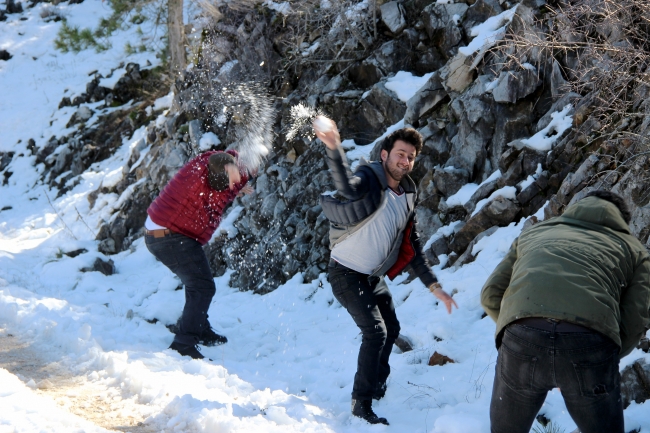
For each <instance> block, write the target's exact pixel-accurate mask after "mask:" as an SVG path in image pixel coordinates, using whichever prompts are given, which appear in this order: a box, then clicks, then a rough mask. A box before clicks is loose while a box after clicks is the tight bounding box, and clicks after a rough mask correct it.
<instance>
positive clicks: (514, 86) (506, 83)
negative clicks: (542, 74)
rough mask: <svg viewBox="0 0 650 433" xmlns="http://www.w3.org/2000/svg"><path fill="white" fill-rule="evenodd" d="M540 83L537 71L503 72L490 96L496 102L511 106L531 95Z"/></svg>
mask: <svg viewBox="0 0 650 433" xmlns="http://www.w3.org/2000/svg"><path fill="white" fill-rule="evenodd" d="M541 83H542V80H540V79H539V77H538V76H537V71H534V70H532V69H527V68H526V69H523V70H521V71H516V72H513V71H504V72H501V74H500V75H499V79H498V82H497V85H496V87H495V88H494V89H493V90H492V96H494V100H495V101H497V102H509V103H511V104H513V103H515V102H517V101H518V100H520V99H522V98H525V97H526V96H528V95H530V94H531V93H533V92H534V91H535V90H536V89H537V87H539V85H540V84H541Z"/></svg>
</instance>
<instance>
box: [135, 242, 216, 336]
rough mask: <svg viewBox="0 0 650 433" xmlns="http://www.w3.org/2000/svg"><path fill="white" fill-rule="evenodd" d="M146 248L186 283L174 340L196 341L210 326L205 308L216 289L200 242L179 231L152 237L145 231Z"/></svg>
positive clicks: (207, 307)
mask: <svg viewBox="0 0 650 433" xmlns="http://www.w3.org/2000/svg"><path fill="white" fill-rule="evenodd" d="M145 243H146V245H147V248H148V249H149V251H150V252H151V254H153V255H154V256H155V257H156V258H157V259H158V260H160V261H161V262H162V263H163V264H164V265H165V266H167V267H168V268H169V269H170V270H171V271H172V272H173V273H175V274H176V276H177V277H178V278H180V280H181V282H182V283H183V285H185V306H184V307H183V314H182V315H181V318H180V320H179V331H178V332H177V333H176V337H174V342H176V343H180V344H187V345H195V344H197V343H198V341H199V337H200V336H201V334H202V333H203V331H204V330H206V329H209V328H210V322H208V309H209V308H210V303H211V302H212V297H213V296H214V294H215V292H216V288H215V284H214V279H213V278H212V271H211V270H210V264H209V263H208V258H207V257H206V255H205V252H204V251H203V247H202V246H201V244H200V243H198V242H197V241H195V240H194V239H192V238H189V237H187V236H185V235H182V234H180V233H172V234H169V235H167V236H164V237H160V238H155V237H153V236H150V235H145Z"/></svg>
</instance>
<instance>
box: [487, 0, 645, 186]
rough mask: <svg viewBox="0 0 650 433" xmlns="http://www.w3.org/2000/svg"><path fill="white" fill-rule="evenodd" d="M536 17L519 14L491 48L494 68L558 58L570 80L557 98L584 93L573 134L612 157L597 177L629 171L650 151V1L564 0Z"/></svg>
mask: <svg viewBox="0 0 650 433" xmlns="http://www.w3.org/2000/svg"><path fill="white" fill-rule="evenodd" d="M531 15H532V14H529V15H528V17H519V18H518V19H517V20H516V22H515V23H514V25H513V26H512V27H511V29H510V31H509V33H508V34H507V37H506V39H505V40H504V42H503V43H502V44H500V45H499V46H498V47H496V48H495V49H494V50H493V56H494V58H496V59H498V61H496V62H495V63H496V64H497V65H498V67H497V69H505V70H509V69H514V68H517V67H518V66H519V67H520V66H521V64H523V63H525V62H531V63H535V64H537V65H538V66H539V68H538V69H544V67H545V66H544V65H548V64H549V61H550V60H555V61H556V62H557V64H558V65H559V66H560V71H561V73H562V75H563V78H564V79H565V80H566V84H565V85H563V86H562V87H561V88H559V89H557V90H558V92H557V94H556V95H554V96H555V97H557V98H559V97H561V96H563V95H566V94H567V93H569V92H575V93H578V94H580V95H582V96H583V97H584V98H583V101H582V102H581V107H580V109H579V110H578V112H577V113H576V115H575V116H574V119H575V123H576V126H577V130H576V137H581V136H582V137H583V138H581V139H580V140H582V143H583V144H584V146H585V147H591V148H593V147H592V146H591V145H592V144H594V143H597V144H599V145H600V148H601V150H600V152H601V153H603V154H605V155H607V158H609V161H610V162H611V163H610V164H609V165H608V166H607V168H606V170H603V171H601V173H600V174H603V173H604V172H609V171H611V170H616V171H617V172H620V170H623V171H625V170H627V169H628V168H629V167H631V166H633V165H634V164H636V162H635V161H636V160H637V159H638V158H639V157H644V156H646V155H648V153H649V151H650V0H568V1H560V2H557V3H555V4H554V5H546V6H545V10H544V12H543V13H542V14H541V16H538V17H537V18H534V19H531V18H530V17H531ZM548 69H550V68H547V70H548ZM497 72H498V70H497Z"/></svg>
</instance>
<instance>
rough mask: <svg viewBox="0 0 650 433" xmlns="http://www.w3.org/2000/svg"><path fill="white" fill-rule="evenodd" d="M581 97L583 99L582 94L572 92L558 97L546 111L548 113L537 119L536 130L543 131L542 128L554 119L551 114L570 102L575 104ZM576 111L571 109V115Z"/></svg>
mask: <svg viewBox="0 0 650 433" xmlns="http://www.w3.org/2000/svg"><path fill="white" fill-rule="evenodd" d="M580 99H582V96H580V95H579V94H577V93H573V92H570V93H567V94H566V95H564V96H563V97H561V98H560V99H558V100H557V101H555V102H554V103H553V105H551V108H549V110H548V111H547V112H546V114H545V115H544V116H542V118H541V119H539V120H538V121H537V128H536V130H535V132H539V131H541V130H542V129H544V128H546V127H547V126H548V124H549V123H551V120H552V117H551V114H553V113H555V112H557V111H562V110H563V109H564V107H565V106H566V105H568V104H571V105H572V106H575V104H576V102H577V101H579V100H580ZM574 111H575V110H574V109H573V108H572V109H571V110H569V115H572V114H573V113H574ZM558 138H559V137H558Z"/></svg>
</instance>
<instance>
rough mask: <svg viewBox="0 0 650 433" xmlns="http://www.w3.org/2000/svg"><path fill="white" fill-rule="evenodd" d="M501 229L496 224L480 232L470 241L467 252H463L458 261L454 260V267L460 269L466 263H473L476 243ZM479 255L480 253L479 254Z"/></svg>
mask: <svg viewBox="0 0 650 433" xmlns="http://www.w3.org/2000/svg"><path fill="white" fill-rule="evenodd" d="M498 229H499V227H497V226H494V227H490V228H489V229H487V230H485V231H484V232H481V233H479V234H478V235H477V236H476V237H475V238H474V239H473V240H472V242H470V244H469V245H468V246H467V248H466V249H465V252H464V253H463V254H461V255H460V256H459V257H458V258H457V259H456V261H455V262H454V266H453V269H458V268H460V267H461V266H463V265H466V264H467V263H471V262H473V261H474V260H475V259H476V255H474V253H473V252H472V250H473V249H474V245H476V243H477V242H478V241H480V240H481V239H483V238H484V237H486V236H490V235H492V234H494V232H496V231H497V230H498ZM477 255H478V254H477Z"/></svg>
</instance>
